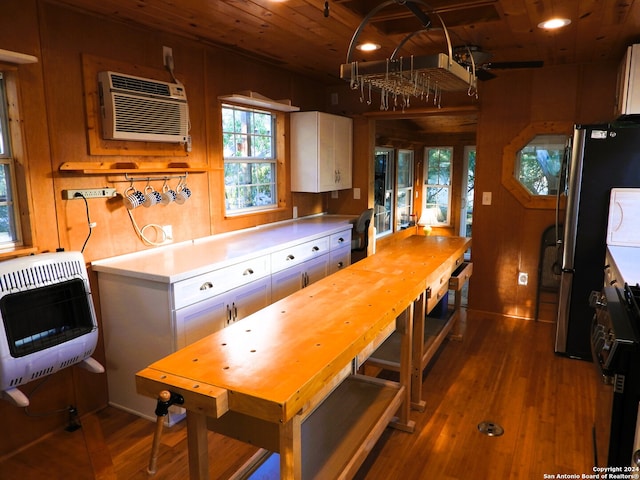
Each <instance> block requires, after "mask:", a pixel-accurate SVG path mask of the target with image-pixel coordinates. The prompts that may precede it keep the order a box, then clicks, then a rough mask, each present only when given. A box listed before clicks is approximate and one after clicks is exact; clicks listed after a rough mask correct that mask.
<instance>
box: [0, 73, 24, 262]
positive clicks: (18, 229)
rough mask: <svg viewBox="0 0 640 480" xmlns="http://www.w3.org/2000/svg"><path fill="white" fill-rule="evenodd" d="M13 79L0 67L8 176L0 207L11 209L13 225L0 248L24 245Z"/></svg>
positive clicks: (1, 133)
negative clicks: (13, 106)
mask: <svg viewBox="0 0 640 480" xmlns="http://www.w3.org/2000/svg"><path fill="white" fill-rule="evenodd" d="M13 81H14V79H13V78H12V74H11V72H10V71H7V70H5V69H1V68H0V137H2V143H3V144H4V145H5V148H4V150H3V151H0V164H4V165H6V166H7V168H8V173H9V178H8V181H7V196H8V197H9V196H10V198H6V199H5V200H0V207H2V206H7V207H9V208H10V209H11V211H12V216H13V222H12V223H13V225H12V228H11V230H12V231H11V235H12V237H13V238H12V239H11V240H9V241H0V250H6V249H15V248H16V247H22V246H23V245H24V237H25V235H24V231H23V226H22V223H21V214H20V212H21V209H20V205H21V200H20V192H19V190H18V187H17V185H18V181H17V162H16V151H19V148H18V146H17V145H15V143H16V140H19V139H20V138H21V137H20V136H18V132H14V131H13V128H12V127H13V126H12V124H11V121H10V118H11V112H10V110H11V105H12V104H14V105H15V103H17V101H16V102H14V101H12V99H13V100H15V99H14V98H13V97H15V96H16V93H17V92H16V90H15V84H14V83H13ZM14 125H15V124H14Z"/></svg>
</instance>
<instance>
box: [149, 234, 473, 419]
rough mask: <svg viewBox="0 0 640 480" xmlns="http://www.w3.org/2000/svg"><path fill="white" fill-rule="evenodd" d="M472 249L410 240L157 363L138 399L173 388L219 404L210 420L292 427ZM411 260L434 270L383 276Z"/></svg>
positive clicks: (208, 407)
mask: <svg viewBox="0 0 640 480" xmlns="http://www.w3.org/2000/svg"><path fill="white" fill-rule="evenodd" d="M467 245H468V239H455V238H449V239H441V238H437V237H418V236H415V237H410V238H408V239H406V240H405V241H402V242H399V244H398V245H397V246H393V247H389V248H388V249H386V250H384V251H383V252H380V253H379V254H376V255H374V256H372V257H369V258H368V259H367V260H368V264H367V265H368V267H370V268H367V269H363V268H359V267H358V265H359V264H360V262H359V263H358V264H355V265H352V266H350V267H348V268H346V269H344V270H341V271H339V272H337V273H335V274H333V275H331V276H329V277H326V278H324V279H322V280H320V281H318V282H316V283H313V284H311V285H310V286H308V287H306V288H304V289H302V290H300V291H298V292H296V293H294V294H292V295H290V296H289V297H286V298H284V299H282V300H280V301H278V302H276V303H274V304H272V305H270V306H268V307H266V308H264V309H262V310H260V311H259V312H256V313H255V314H253V315H251V316H249V317H247V318H245V319H243V320H242V321H240V322H238V323H236V324H233V325H231V326H229V327H227V328H225V329H223V330H221V331H218V332H216V333H214V334H212V335H210V336H208V337H205V338H204V339H202V340H200V341H198V342H195V343H193V344H191V345H189V346H187V347H185V348H183V349H182V350H179V351H178V352H176V353H174V354H172V355H169V356H167V357H165V358H163V359H161V360H159V361H157V362H155V363H153V364H152V365H150V366H149V367H148V368H147V369H145V370H143V371H141V372H139V373H138V374H137V377H138V390H139V392H140V393H144V394H147V395H154V392H155V394H157V392H159V391H160V390H161V389H162V388H167V389H170V390H174V391H175V390H176V389H177V390H178V391H179V392H181V393H183V394H185V398H189V397H191V398H193V397H194V396H196V397H198V396H201V397H208V400H209V403H207V401H199V402H195V403H196V404H197V405H198V407H197V408H198V409H200V410H201V411H202V413H206V414H207V415H209V416H219V415H221V414H223V413H224V411H225V410H226V409H227V408H228V409H229V410H232V411H237V412H241V413H245V414H248V415H251V416H254V417H257V418H262V419H264V420H267V421H271V422H275V423H279V422H287V421H288V420H290V419H291V418H292V417H293V416H294V415H296V414H297V413H299V412H300V411H302V410H303V409H304V408H305V405H308V402H310V401H311V399H312V398H313V397H314V396H315V395H317V394H318V393H319V392H321V391H322V390H323V389H324V388H325V387H326V385H327V384H330V383H331V382H332V380H333V379H334V378H335V377H336V376H337V375H338V374H339V373H340V372H341V371H343V370H344V369H345V367H348V366H349V365H350V363H351V361H352V360H353V359H354V358H355V357H356V355H358V354H359V353H360V352H361V351H362V350H363V349H364V348H365V347H367V346H368V345H369V344H370V343H371V342H372V341H373V340H374V339H375V338H377V337H378V336H379V335H380V334H381V333H382V332H385V331H388V329H389V326H390V325H395V319H396V317H397V316H398V315H399V314H400V313H401V312H402V311H403V310H404V309H406V308H407V307H408V306H409V305H410V304H411V303H412V301H413V300H414V299H415V298H416V297H418V296H419V295H420V294H421V293H422V291H424V285H425V281H426V280H427V277H428V276H429V275H431V274H430V273H429V272H430V271H434V272H435V271H436V270H438V268H439V267H440V266H441V264H442V263H443V262H445V261H446V260H447V259H450V258H452V257H455V256H459V255H461V254H462V253H463V252H464V250H465V249H466V246H467ZM415 249H418V250H415ZM423 249H428V250H430V251H432V253H429V254H424V252H423ZM411 251H413V252H414V253H417V254H418V257H424V258H423V260H418V263H420V264H422V263H424V264H425V265H426V264H428V266H425V267H424V268H420V269H418V270H415V271H414V270H411V271H409V270H407V269H406V265H405V269H404V270H398V271H393V272H390V273H387V272H383V271H380V270H381V269H384V265H387V264H389V263H390V262H391V263H392V262H393V261H394V259H397V258H403V259H404V258H405V257H406V256H407V255H410V254H411ZM418 251H419V253H418ZM374 259H375V260H374ZM376 263H379V269H376V268H375V265H376ZM154 389H155V390H154ZM207 392H214V393H207ZM200 400H202V399H200ZM225 402H226V404H225ZM185 406H187V405H186V403H185ZM187 408H189V406H187Z"/></svg>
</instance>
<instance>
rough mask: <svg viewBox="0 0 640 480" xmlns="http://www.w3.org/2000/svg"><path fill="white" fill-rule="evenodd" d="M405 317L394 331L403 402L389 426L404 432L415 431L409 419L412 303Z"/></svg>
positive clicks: (413, 423)
mask: <svg viewBox="0 0 640 480" xmlns="http://www.w3.org/2000/svg"><path fill="white" fill-rule="evenodd" d="M405 313H406V314H405V315H400V316H399V317H398V318H397V319H396V331H397V332H398V333H400V335H401V340H400V385H402V386H403V387H404V392H405V394H404V400H403V402H402V405H400V410H399V411H398V419H397V421H395V422H394V423H392V424H391V426H393V427H394V428H397V429H399V430H403V431H405V432H413V431H414V430H415V422H414V421H413V420H410V419H409V412H410V410H411V370H412V363H413V362H412V359H411V350H412V348H411V347H412V345H411V338H412V336H413V303H412V304H411V305H409V307H407V310H406V312H405Z"/></svg>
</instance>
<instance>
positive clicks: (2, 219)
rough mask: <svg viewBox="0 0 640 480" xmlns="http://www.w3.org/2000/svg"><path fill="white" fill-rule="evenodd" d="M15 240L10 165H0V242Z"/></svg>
mask: <svg viewBox="0 0 640 480" xmlns="http://www.w3.org/2000/svg"><path fill="white" fill-rule="evenodd" d="M14 241H16V224H15V216H14V209H13V194H12V191H11V167H10V165H9V164H8V163H3V164H1V165H0V243H4V242H14Z"/></svg>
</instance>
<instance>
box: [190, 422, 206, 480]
mask: <svg viewBox="0 0 640 480" xmlns="http://www.w3.org/2000/svg"><path fill="white" fill-rule="evenodd" d="M187 446H188V449H189V479H190V480H207V479H208V478H209V444H208V440H207V416H206V415H204V414H201V413H196V412H192V411H191V410H187Z"/></svg>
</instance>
